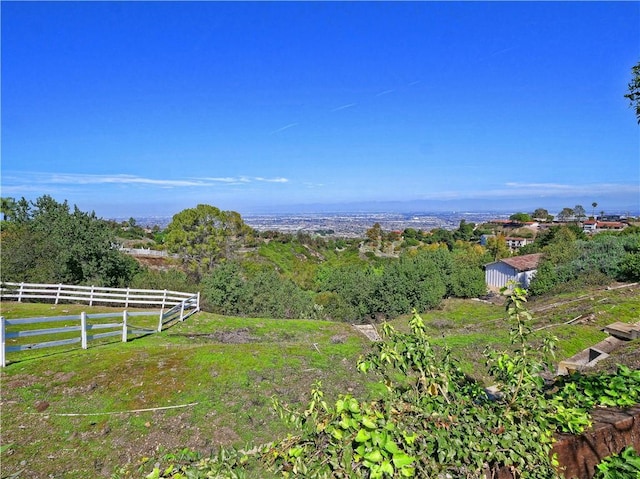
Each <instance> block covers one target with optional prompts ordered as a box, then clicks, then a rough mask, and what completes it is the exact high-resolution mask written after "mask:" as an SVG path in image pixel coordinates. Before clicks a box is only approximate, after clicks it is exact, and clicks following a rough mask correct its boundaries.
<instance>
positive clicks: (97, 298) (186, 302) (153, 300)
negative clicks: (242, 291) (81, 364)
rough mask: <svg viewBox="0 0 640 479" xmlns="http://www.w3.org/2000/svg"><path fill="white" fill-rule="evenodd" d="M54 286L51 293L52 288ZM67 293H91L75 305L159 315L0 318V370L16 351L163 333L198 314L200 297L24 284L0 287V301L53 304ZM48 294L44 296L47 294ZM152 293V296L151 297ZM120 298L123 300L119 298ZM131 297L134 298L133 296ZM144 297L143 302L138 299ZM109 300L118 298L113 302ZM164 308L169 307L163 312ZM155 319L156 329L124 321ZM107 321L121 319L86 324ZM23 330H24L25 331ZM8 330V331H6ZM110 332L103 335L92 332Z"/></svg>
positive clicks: (183, 294)
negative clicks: (134, 308)
mask: <svg viewBox="0 0 640 479" xmlns="http://www.w3.org/2000/svg"><path fill="white" fill-rule="evenodd" d="M15 286H18V287H19V289H17V290H13V291H17V292H13V293H8V291H11V290H10V289H9V288H11V287H15ZM54 286H55V288H57V289H54V288H53V287H54ZM68 291H74V292H75V293H77V292H78V291H83V292H87V291H89V292H90V293H91V295H90V296H82V295H79V296H75V297H73V298H80V299H74V300H76V301H88V302H89V305H92V304H93V303H97V302H103V303H118V302H120V303H121V302H125V304H126V305H127V306H125V307H128V305H129V304H145V305H148V304H156V305H158V304H161V305H162V309H161V310H160V311H145V312H133V313H130V312H128V311H127V310H125V311H123V312H122V313H98V314H87V313H85V312H82V313H80V314H79V315H70V316H55V317H34V318H17V319H6V318H5V317H3V316H0V366H1V367H5V366H6V356H7V353H10V352H16V351H27V350H32V349H40V348H49V347H54V346H63V345H67V344H74V343H81V347H82V349H87V347H88V346H87V344H88V342H89V341H92V340H96V339H100V338H107V337H111V336H121V337H122V341H123V342H126V341H127V339H128V337H129V335H141V334H142V335H144V334H153V333H156V332H160V331H162V330H163V329H166V328H167V327H169V326H170V325H171V324H173V323H175V322H178V321H184V320H185V319H187V318H188V317H189V316H191V315H192V314H194V313H196V312H198V311H199V310H200V293H196V294H193V293H181V292H178V291H166V290H164V291H157V290H142V289H138V290H134V289H126V290H117V289H115V288H97V287H92V286H91V287H87V286H68V285H49V284H27V283H2V289H1V293H2V295H1V297H2V299H17V300H18V301H21V300H22V299H52V300H55V302H56V304H58V301H60V300H63V299H64V300H71V299H72V296H68V295H67V292H68ZM116 291H125V292H126V293H118V292H116ZM47 293H48V294H47ZM154 293H155V294H154ZM122 295H124V296H122ZM134 295H135V296H134ZM141 297H144V298H146V299H140V298H141ZM113 298H119V299H118V300H116V301H114V299H113ZM165 305H169V306H172V307H171V308H170V309H168V310H167V311H165V310H164V309H165ZM155 315H158V326H157V328H154V329H150V328H141V327H137V326H133V325H130V324H129V322H128V320H129V318H131V317H135V316H155ZM109 318H122V320H121V321H119V322H110V323H93V324H92V323H90V322H89V321H90V320H94V321H95V320H103V319H109ZM62 321H65V322H72V323H76V324H73V325H71V326H66V325H65V326H63V327H46V328H43V329H29V327H28V325H32V324H44V323H46V325H47V326H51V323H57V322H62ZM25 326H27V328H25ZM7 327H9V329H10V331H7ZM100 330H110V331H106V332H96V333H93V334H91V333H92V332H93V331H100ZM78 332H79V333H80V334H79V336H74V337H71V338H68V337H67V338H64V339H55V340H53V341H43V342H38V343H32V344H19V345H10V346H7V344H6V342H7V340H8V339H9V340H15V339H18V338H29V337H33V336H54V337H55V336H56V335H63V334H64V335H69V333H78Z"/></svg>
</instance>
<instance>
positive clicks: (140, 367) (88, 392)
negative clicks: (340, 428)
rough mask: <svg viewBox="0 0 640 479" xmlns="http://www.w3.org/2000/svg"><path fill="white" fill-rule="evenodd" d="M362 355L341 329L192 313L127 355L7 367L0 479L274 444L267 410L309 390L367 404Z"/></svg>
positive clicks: (86, 355)
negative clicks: (322, 387) (352, 395)
mask: <svg viewBox="0 0 640 479" xmlns="http://www.w3.org/2000/svg"><path fill="white" fill-rule="evenodd" d="M51 306H52V305H47V306H45V308H50V307H51ZM65 306H66V305H65ZM21 307H25V308H29V311H30V314H29V316H31V315H32V314H31V313H33V310H32V309H31V308H32V305H25V304H22V305H20V304H18V303H8V304H6V303H3V314H5V313H7V312H8V310H9V309H11V310H12V314H17V309H19V308H21ZM61 307H63V306H61ZM82 308H83V309H87V307H86V306H82ZM54 314H58V313H57V312H55V313H54ZM368 347H369V342H368V341H367V340H366V338H365V337H364V336H362V335H360V334H359V333H357V332H356V331H354V330H353V329H352V328H351V327H350V326H349V325H347V324H343V323H329V322H323V321H296V320H291V321H273V320H268V319H261V318H232V317H221V316H217V315H210V314H203V313H200V314H198V315H195V316H192V317H191V318H189V319H188V320H187V321H185V322H184V323H179V324H178V325H176V326H174V327H173V328H171V329H170V330H168V331H164V332H162V333H159V334H154V335H150V336H147V337H144V338H140V339H137V340H134V341H131V342H129V343H126V344H124V343H119V342H111V343H108V344H103V345H100V346H96V347H93V346H91V345H90V347H89V349H88V350H82V349H80V348H74V349H69V348H67V349H66V350H64V351H54V350H37V351H31V352H30V356H28V355H23V356H21V357H19V358H16V357H14V356H9V358H8V359H9V364H8V367H7V368H5V369H4V370H3V374H2V379H1V381H2V392H3V394H2V411H3V414H2V431H3V434H2V446H3V450H2V453H1V454H2V474H3V477H4V476H5V475H7V476H11V475H12V474H18V477H31V478H48V477H50V475H51V474H52V475H53V476H55V477H68V478H86V477H108V476H109V475H110V474H111V473H112V472H113V469H114V468H115V467H116V465H118V464H127V463H130V462H136V461H138V460H139V459H140V458H142V457H143V456H154V455H157V454H158V453H159V452H160V451H162V450H166V451H173V450H176V449H178V450H179V449H182V448H184V447H189V448H191V449H194V450H199V451H201V452H202V453H203V454H209V453H210V452H211V451H212V450H214V449H216V448H218V447H220V446H221V445H243V444H246V443H248V442H251V441H255V440H257V441H267V440H268V439H269V438H271V437H279V436H281V435H283V434H286V432H287V427H286V426H284V425H283V424H282V423H281V421H279V420H278V418H277V416H276V414H275V412H274V411H273V409H272V406H271V402H270V399H269V398H270V397H271V396H273V395H278V396H280V397H282V398H284V399H286V400H287V401H288V402H292V403H293V404H302V403H303V401H305V399H306V392H307V391H308V390H309V388H310V387H311V385H312V383H313V382H314V381H316V380H322V381H324V382H325V383H326V384H327V385H335V388H336V390H335V394H336V395H337V391H338V390H345V389H346V390H349V389H351V390H353V391H354V392H359V393H361V394H367V385H366V383H365V382H363V381H362V380H360V379H359V378H358V379H355V380H354V378H356V377H357V375H356V371H355V365H354V364H355V360H356V358H357V357H358V355H359V354H361V353H362V351H364V350H366V349H367V348H368ZM14 359H15V362H12V361H13V360H14ZM331 389H333V387H332V388H331ZM328 394H331V391H329V392H328Z"/></svg>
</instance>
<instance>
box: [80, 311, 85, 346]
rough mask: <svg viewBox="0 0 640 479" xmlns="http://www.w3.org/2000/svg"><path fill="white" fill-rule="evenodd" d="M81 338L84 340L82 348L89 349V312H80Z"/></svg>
mask: <svg viewBox="0 0 640 479" xmlns="http://www.w3.org/2000/svg"><path fill="white" fill-rule="evenodd" d="M80 339H81V340H82V349H87V313H85V312H84V311H83V312H82V313H80Z"/></svg>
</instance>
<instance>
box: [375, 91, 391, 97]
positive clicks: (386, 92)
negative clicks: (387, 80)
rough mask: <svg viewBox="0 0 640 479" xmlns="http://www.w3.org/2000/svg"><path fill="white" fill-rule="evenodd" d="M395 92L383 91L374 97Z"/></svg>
mask: <svg viewBox="0 0 640 479" xmlns="http://www.w3.org/2000/svg"><path fill="white" fill-rule="evenodd" d="M394 91H395V90H384V91H381V92H380V93H376V96H382V95H388V94H389V93H393V92H394Z"/></svg>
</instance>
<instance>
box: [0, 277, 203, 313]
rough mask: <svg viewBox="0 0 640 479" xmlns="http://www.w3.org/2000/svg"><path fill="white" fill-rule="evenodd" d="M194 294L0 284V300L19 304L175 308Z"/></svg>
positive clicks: (129, 289) (53, 285)
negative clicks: (42, 302)
mask: <svg viewBox="0 0 640 479" xmlns="http://www.w3.org/2000/svg"><path fill="white" fill-rule="evenodd" d="M193 296H194V294H193V293H182V292H180V291H169V290H166V289H165V290H155V289H131V288H106V287H102V286H77V285H67V284H37V283H2V284H0V299H2V300H6V299H14V300H17V301H18V302H22V300H30V299H49V300H53V301H55V304H58V303H59V302H60V301H82V302H87V303H89V306H93V305H94V304H116V305H122V304H124V307H125V308H128V307H129V306H134V305H142V306H160V307H162V308H164V307H165V306H175V305H176V304H180V303H181V302H183V301H185V300H186V299H189V298H192V297H193Z"/></svg>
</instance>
